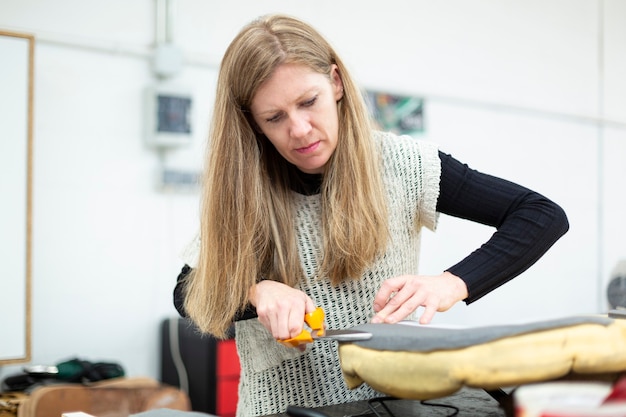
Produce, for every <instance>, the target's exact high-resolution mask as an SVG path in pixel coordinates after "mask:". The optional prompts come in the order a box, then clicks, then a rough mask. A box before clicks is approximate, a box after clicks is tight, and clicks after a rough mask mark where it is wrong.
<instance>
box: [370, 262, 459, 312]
mask: <svg viewBox="0 0 626 417" xmlns="http://www.w3.org/2000/svg"><path fill="white" fill-rule="evenodd" d="M453 278H454V279H451V277H450V276H448V275H445V274H442V275H441V276H419V275H402V276H399V277H394V278H390V279H388V280H386V281H385V282H384V283H383V285H382V286H381V288H380V290H379V292H378V293H377V294H376V297H375V299H374V311H375V312H376V314H375V315H374V317H373V318H372V323H397V322H399V321H401V320H404V319H406V318H407V317H408V316H409V315H411V314H412V313H413V312H414V311H415V310H417V309H418V308H420V307H423V308H424V311H423V313H422V315H421V316H420V320H419V322H420V323H421V324H427V323H430V322H431V321H432V319H433V317H434V316H435V314H436V313H437V312H441V311H446V310H448V309H449V308H450V307H452V305H454V303H456V302H457V301H459V300H460V299H463V296H464V295H463V294H466V289H465V291H459V290H458V288H457V286H458V282H457V280H458V281H461V280H460V279H459V278H458V277H453ZM463 287H464V284H463ZM466 296H467V295H465V297H466Z"/></svg>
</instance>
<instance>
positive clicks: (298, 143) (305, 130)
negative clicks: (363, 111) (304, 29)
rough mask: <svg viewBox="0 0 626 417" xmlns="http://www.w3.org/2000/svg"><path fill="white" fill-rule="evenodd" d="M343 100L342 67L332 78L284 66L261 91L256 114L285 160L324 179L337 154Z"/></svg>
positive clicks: (254, 105) (256, 98) (254, 101)
mask: <svg viewBox="0 0 626 417" xmlns="http://www.w3.org/2000/svg"><path fill="white" fill-rule="evenodd" d="M341 97H343V84H342V82H341V78H340V76H339V73H338V71H337V66H336V65H333V66H332V69H331V73H330V77H328V76H326V75H323V74H320V73H318V72H315V71H313V70H311V69H309V68H308V67H306V66H303V65H298V64H282V65H280V66H279V67H277V68H276V70H275V71H274V73H273V74H272V76H271V77H270V78H269V79H268V80H267V81H266V82H264V83H263V84H262V85H261V87H260V88H259V90H258V91H257V93H256V95H255V96H254V98H253V99H252V105H251V106H250V110H251V112H252V117H253V118H254V121H255V122H256V124H257V125H258V126H259V128H260V129H261V131H262V132H263V134H264V135H265V136H266V137H267V138H268V139H269V141H270V142H272V144H273V145H274V147H275V148H276V150H277V151H278V152H279V153H280V154H281V155H282V156H283V158H285V159H286V160H287V161H289V162H291V163H292V164H294V165H295V166H296V167H298V169H300V170H301V171H303V172H306V173H309V174H318V173H322V172H324V169H325V167H326V164H327V163H328V160H329V159H330V157H331V155H332V154H333V152H334V151H335V149H336V148H337V136H338V132H339V122H338V115H337V101H338V100H339V99H341Z"/></svg>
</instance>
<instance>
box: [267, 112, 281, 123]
mask: <svg viewBox="0 0 626 417" xmlns="http://www.w3.org/2000/svg"><path fill="white" fill-rule="evenodd" d="M282 117H283V114H282V113H277V114H275V115H274V116H272V117H270V118H268V119H265V121H266V122H268V123H278V122H279V121H280V119H282Z"/></svg>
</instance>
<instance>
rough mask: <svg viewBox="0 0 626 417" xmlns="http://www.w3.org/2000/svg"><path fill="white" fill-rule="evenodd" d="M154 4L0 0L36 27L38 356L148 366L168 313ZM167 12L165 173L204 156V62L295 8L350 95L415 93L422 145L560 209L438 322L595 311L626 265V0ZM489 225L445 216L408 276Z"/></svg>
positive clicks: (207, 72) (191, 209)
mask: <svg viewBox="0 0 626 417" xmlns="http://www.w3.org/2000/svg"><path fill="white" fill-rule="evenodd" d="M154 6H155V2H154V1H153V0H136V1H132V2H129V1H125V0H109V1H107V2H102V1H98V2H96V1H85V0H81V1H79V0H56V1H54V2H49V1H44V0H4V1H3V2H0V28H1V29H5V30H15V31H21V32H26V33H32V34H34V35H35V36H36V38H37V47H36V59H35V61H36V63H35V65H36V70H35V103H36V107H35V135H34V139H35V141H34V150H35V167H34V173H35V182H34V190H35V195H34V223H33V230H34V236H33V237H34V239H33V240H34V254H33V261H34V265H33V291H34V293H33V339H32V340H33V360H32V362H33V363H56V362H58V361H60V360H62V359H65V358H68V357H72V356H76V355H77V356H81V357H83V358H86V359H92V360H114V361H118V362H121V363H122V365H123V366H124V367H125V368H126V370H127V372H128V374H129V375H148V376H153V377H158V374H159V368H158V363H159V362H158V361H159V357H158V354H159V334H158V326H159V323H160V321H161V320H162V319H163V318H164V317H168V316H172V315H174V314H175V311H174V309H173V307H172V303H171V291H172V288H173V285H174V282H175V279H176V275H177V274H178V271H179V269H180V266H181V263H180V261H179V260H178V258H177V254H178V252H179V250H180V248H181V247H182V245H183V244H184V242H185V241H186V240H187V238H188V237H189V236H190V235H191V234H192V233H193V232H194V230H195V228H196V225H197V223H198V221H197V211H198V210H197V209H198V195H197V193H164V192H160V191H158V189H157V188H156V187H155V179H154V174H155V172H156V171H157V170H158V167H159V159H158V155H157V154H156V153H155V152H154V151H153V150H150V149H147V148H146V147H145V146H144V145H143V142H142V130H143V125H142V118H143V113H142V112H143V107H142V106H143V102H142V96H141V92H142V89H143V87H144V86H146V85H148V84H150V83H151V82H152V81H153V77H152V74H151V67H150V63H149V61H148V59H147V57H148V56H149V53H150V50H151V49H150V48H151V46H152V45H153V41H154V14H155V13H154V9H155V7H154ZM177 6H178V7H177V10H178V13H177V20H176V22H177V24H176V26H175V31H174V36H175V37H174V39H175V41H176V42H177V43H178V44H179V45H180V46H181V47H182V49H183V51H184V54H185V59H186V62H187V65H186V66H185V68H184V70H183V72H182V73H181V74H180V76H179V77H178V79H177V81H178V82H179V83H181V84H185V85H188V86H190V87H192V88H193V90H194V93H195V95H194V99H195V100H196V116H197V118H196V125H195V126H196V132H195V134H194V144H193V145H192V146H191V147H190V148H187V149H181V150H177V151H173V152H171V153H169V154H167V155H166V156H165V162H166V165H167V166H170V167H176V168H184V169H199V168H200V166H201V161H202V152H203V141H204V138H205V136H206V131H207V124H208V118H209V113H210V106H211V101H212V96H213V88H214V79H215V69H216V65H217V64H218V63H219V60H220V57H221V55H222V53H223V52H224V50H225V48H226V46H227V44H228V43H229V41H230V40H231V38H232V37H233V36H234V35H235V34H236V32H237V31H238V30H239V28H240V27H241V26H242V25H243V24H244V23H246V22H247V21H249V20H250V19H252V18H254V17H256V16H258V15H260V14H264V13H268V12H275V11H280V12H285V13H289V14H294V15H297V16H299V17H302V18H304V19H306V20H308V21H309V22H311V23H313V24H314V25H315V26H316V27H318V28H319V29H320V30H321V31H322V32H323V33H325V34H326V35H327V37H328V38H329V39H330V40H331V41H332V42H333V43H334V45H335V46H336V47H337V49H338V50H339V51H340V53H342V54H343V56H344V58H345V60H346V61H347V63H348V65H349V66H350V67H351V68H352V70H353V71H354V74H355V75H356V77H357V78H358V80H359V81H360V82H361V83H362V85H363V86H364V87H368V88H375V89H380V90H386V91H390V92H397V93H409V94H416V95H422V96H424V97H425V98H426V100H427V101H426V109H425V112H426V133H425V135H424V137H425V138H426V139H429V140H433V141H436V142H438V143H439V144H440V145H441V147H442V148H443V149H444V150H446V151H448V152H451V153H452V154H453V155H455V156H457V157H458V158H459V159H461V160H463V161H464V162H467V163H469V164H470V165H471V166H473V167H474V168H477V169H479V170H482V171H485V172H488V173H492V174H495V175H499V176H503V177H505V178H508V179H511V180H513V181H517V182H520V183H522V184H524V185H526V186H528V187H530V188H534V189H536V190H538V191H540V192H542V193H544V194H546V195H547V196H549V197H551V198H553V199H554V200H556V201H557V202H558V203H560V204H561V205H562V206H563V207H564V208H565V210H566V211H567V212H568V215H569V219H570V223H571V230H570V232H569V233H568V234H567V235H566V236H565V237H564V238H563V239H561V240H560V241H559V242H558V243H557V244H556V245H555V246H554V247H553V249H552V250H551V251H550V252H549V254H548V255H546V256H545V257H544V258H543V259H541V260H540V261H539V262H538V263H537V264H536V265H535V266H533V267H532V268H531V269H530V270H528V271H527V272H526V273H524V274H523V275H522V276H521V277H519V278H518V279H516V280H514V281H513V282H511V283H509V284H507V285H505V286H504V287H502V288H500V289H498V290H496V291H495V292H494V293H493V294H492V295H490V296H488V297H486V298H484V299H483V300H481V301H480V302H478V303H476V304H473V305H471V306H469V307H466V306H464V305H459V306H457V307H455V308H454V309H453V310H452V311H450V312H449V313H447V314H442V315H439V316H438V318H437V320H438V321H440V322H446V321H448V322H465V323H491V322H499V321H511V320H522V319H525V318H535V317H538V318H539V317H548V316H558V315H567V314H580V313H594V312H599V311H603V309H606V303H605V301H604V294H603V290H604V287H605V285H606V281H607V280H608V279H609V276H610V274H611V270H612V268H613V267H614V265H615V264H616V263H617V262H618V260H620V259H622V258H624V257H626V248H625V247H624V244H623V243H622V242H623V239H624V234H625V233H626V217H625V216H624V214H623V212H624V211H623V207H624V204H625V203H626V196H625V195H624V178H625V177H626V78H624V76H623V74H625V73H626V52H625V50H626V48H625V47H624V46H625V44H626V3H625V2H622V1H620V0H604V1H602V0H596V1H589V0H548V1H545V0H514V1H506V2H500V1H492V0H471V1H466V0H444V1H438V2H431V1H426V0H412V1H406V0H405V1H402V0H389V1H385V2H373V1H371V2H363V1H344V2H337V1H328V0H320V1H317V2H314V4H313V3H306V4H304V3H301V2H293V1H285V0H280V1H279V0H275V1H267V2H257V1H252V0H247V1H239V2H208V1H204V0H178V2H177ZM0 59H1V58H0ZM2 117H10V115H9V116H7V115H2V116H0V118H2ZM598 120H608V122H605V123H602V122H598ZM0 140H2V139H0ZM491 232H492V231H491V230H489V229H486V228H484V227H481V226H477V225H474V224H466V223H464V222H459V221H457V220H455V219H451V218H447V217H442V218H441V221H440V227H439V230H438V232H437V233H436V234H430V233H427V234H426V236H425V239H424V245H423V246H424V247H423V253H422V266H423V272H425V273H431V272H432V273H434V272H438V271H439V270H441V269H442V268H445V267H447V266H449V265H450V264H452V263H454V262H456V261H457V260H459V259H460V258H461V257H463V256H465V255H466V254H467V253H469V251H471V250H473V249H474V248H475V247H476V246H477V245H479V244H480V243H482V242H483V241H484V240H485V239H487V238H488V236H489V235H490V233H491ZM1 279H2V283H3V285H4V284H5V280H10V278H7V277H2V278H1ZM9 285H10V282H9ZM13 370H15V367H8V368H5V369H4V370H2V371H0V372H2V373H1V374H0V376H2V374H7V373H10V372H11V371H13Z"/></svg>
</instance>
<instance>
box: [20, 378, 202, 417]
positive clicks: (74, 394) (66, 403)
mask: <svg viewBox="0 0 626 417" xmlns="http://www.w3.org/2000/svg"><path fill="white" fill-rule="evenodd" d="M161 408H169V409H172V410H180V411H190V410H191V403H190V401H189V397H188V396H187V394H185V393H184V392H183V391H181V390H179V389H178V388H175V387H172V386H168V385H164V384H162V383H160V382H158V381H156V380H154V379H151V378H119V379H110V380H106V381H100V382H95V383H93V384H89V385H85V384H78V383H76V384H73V383H68V384H53V385H48V386H42V387H38V388H36V389H34V390H33V392H32V393H31V394H30V396H29V397H28V399H27V400H26V401H24V402H23V403H22V404H20V406H19V407H18V414H17V416H18V417H60V416H61V415H62V414H63V413H67V412H76V411H82V412H85V413H88V414H91V415H94V416H97V417H128V416H129V415H131V414H135V413H139V412H142V411H149V410H156V409H161Z"/></svg>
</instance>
